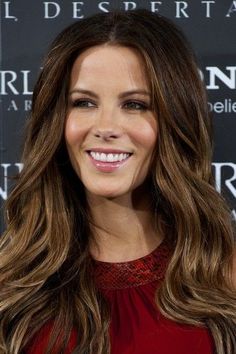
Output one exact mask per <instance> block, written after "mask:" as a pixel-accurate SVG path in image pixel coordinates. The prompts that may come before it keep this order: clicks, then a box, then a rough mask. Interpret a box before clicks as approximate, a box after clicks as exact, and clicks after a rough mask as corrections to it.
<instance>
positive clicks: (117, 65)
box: [71, 44, 149, 88]
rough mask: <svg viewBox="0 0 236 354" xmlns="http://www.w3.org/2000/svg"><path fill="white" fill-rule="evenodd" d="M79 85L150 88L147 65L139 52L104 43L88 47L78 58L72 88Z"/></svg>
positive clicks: (74, 65)
mask: <svg viewBox="0 0 236 354" xmlns="http://www.w3.org/2000/svg"><path fill="white" fill-rule="evenodd" d="M78 82H80V83H84V84H87V83H88V84H89V83H91V84H95V83H96V84H99V83H100V84H101V83H102V84H104V85H105V84H107V85H108V84H111V83H112V82H115V83H116V84H117V83H119V84H120V85H121V86H122V85H124V86H125V85H127V84H128V85H130V86H133V87H137V86H141V87H142V88H147V87H148V86H149V85H148V76H147V70H146V65H145V62H144V60H143V58H142V56H141V54H140V53H139V52H138V50H136V49H134V48H130V47H124V46H118V45H107V44H105V45H99V46H94V47H91V48H89V49H87V50H85V51H84V52H83V53H81V54H80V55H79V56H78V57H77V59H76V60H75V62H74V64H73V67H72V71H71V86H72V87H74V86H75V85H76V84H77V83H78Z"/></svg>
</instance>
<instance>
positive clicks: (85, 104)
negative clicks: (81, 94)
mask: <svg viewBox="0 0 236 354" xmlns="http://www.w3.org/2000/svg"><path fill="white" fill-rule="evenodd" d="M71 105H72V107H77V108H91V107H94V103H93V102H92V101H89V100H85V99H77V100H74V101H72V103H71Z"/></svg>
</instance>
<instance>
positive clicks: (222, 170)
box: [0, 162, 236, 220]
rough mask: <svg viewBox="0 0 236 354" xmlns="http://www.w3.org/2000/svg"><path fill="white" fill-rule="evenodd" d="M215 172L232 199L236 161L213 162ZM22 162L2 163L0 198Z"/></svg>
mask: <svg viewBox="0 0 236 354" xmlns="http://www.w3.org/2000/svg"><path fill="white" fill-rule="evenodd" d="M212 167H213V174H214V177H215V188H216V190H217V191H218V192H219V193H222V191H224V192H226V193H227V195H229V197H230V199H235V198H236V163H232V162H213V163H212ZM22 168H23V164H22V163H13V164H12V163H2V164H0V176H1V178H2V179H1V180H0V200H2V201H3V200H6V199H7V197H8V195H9V191H10V185H9V180H10V179H9V177H10V176H12V175H16V174H18V173H19V172H21V170H22ZM232 216H233V218H234V219H235V220H236V210H232Z"/></svg>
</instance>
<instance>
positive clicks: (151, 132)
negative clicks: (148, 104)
mask: <svg viewBox="0 0 236 354" xmlns="http://www.w3.org/2000/svg"><path fill="white" fill-rule="evenodd" d="M132 136H133V138H134V140H135V141H136V142H137V143H138V144H139V145H140V146H141V147H142V148H143V149H144V150H145V151H146V153H147V154H149V153H150V151H152V150H153V149H154V147H155V145H156V141H157V137H158V126H157V122H156V120H152V121H148V122H145V123H144V124H142V125H141V124H138V125H137V126H136V128H135V130H133V133H132Z"/></svg>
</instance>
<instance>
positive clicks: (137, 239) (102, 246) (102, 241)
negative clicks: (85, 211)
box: [87, 190, 162, 262]
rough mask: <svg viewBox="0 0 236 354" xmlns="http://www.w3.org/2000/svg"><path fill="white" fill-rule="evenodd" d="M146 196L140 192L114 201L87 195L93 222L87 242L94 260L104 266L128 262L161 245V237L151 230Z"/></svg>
mask: <svg viewBox="0 0 236 354" xmlns="http://www.w3.org/2000/svg"><path fill="white" fill-rule="evenodd" d="M147 195H148V194H147V193H144V192H143V191H141V190H137V191H136V193H135V194H132V195H131V194H127V195H125V196H122V197H118V198H113V199H108V198H103V197H100V196H95V195H91V194H88V195H87V200H88V205H89V209H90V214H91V218H92V220H93V225H92V227H91V231H92V237H91V239H90V253H91V255H92V256H93V258H95V259H97V260H101V261H105V262H122V261H129V260H133V259H137V258H140V257H143V256H145V255H147V254H148V253H150V252H152V251H153V250H154V249H155V248H156V247H157V246H158V245H159V244H160V242H161V241H162V237H161V236H160V235H159V234H158V232H157V230H156V228H155V226H154V216H153V211H152V208H151V203H150V200H149V198H148V197H147ZM140 196H142V197H140ZM144 196H146V197H144Z"/></svg>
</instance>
